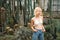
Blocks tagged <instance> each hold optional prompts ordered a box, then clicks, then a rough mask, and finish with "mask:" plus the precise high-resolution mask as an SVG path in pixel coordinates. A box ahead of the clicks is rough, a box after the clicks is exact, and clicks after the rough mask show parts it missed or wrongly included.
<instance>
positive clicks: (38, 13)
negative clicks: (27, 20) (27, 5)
mask: <svg viewBox="0 0 60 40" xmlns="http://www.w3.org/2000/svg"><path fill="white" fill-rule="evenodd" d="M31 29H32V30H33V32H34V33H33V35H32V40H38V38H39V40H44V33H43V32H45V28H44V26H43V14H42V9H41V8H40V7H36V8H35V10H34V17H33V18H32V19H31Z"/></svg>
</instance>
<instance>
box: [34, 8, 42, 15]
mask: <svg viewBox="0 0 60 40" xmlns="http://www.w3.org/2000/svg"><path fill="white" fill-rule="evenodd" d="M38 9H39V10H40V11H41V12H42V9H41V8H40V7H36V8H35V9H34V15H36V11H37V10H38Z"/></svg>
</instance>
